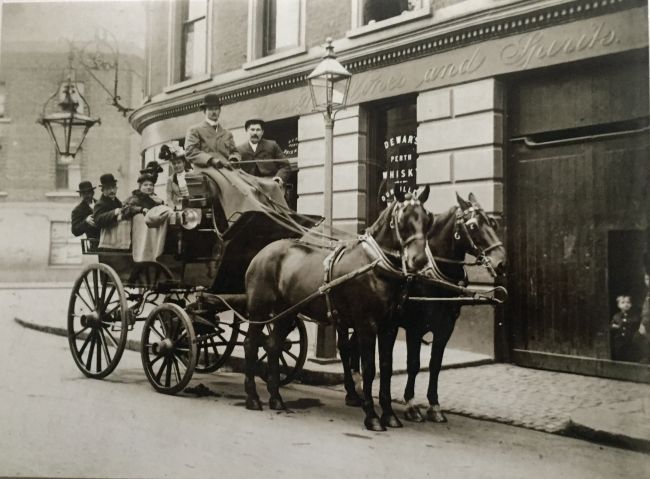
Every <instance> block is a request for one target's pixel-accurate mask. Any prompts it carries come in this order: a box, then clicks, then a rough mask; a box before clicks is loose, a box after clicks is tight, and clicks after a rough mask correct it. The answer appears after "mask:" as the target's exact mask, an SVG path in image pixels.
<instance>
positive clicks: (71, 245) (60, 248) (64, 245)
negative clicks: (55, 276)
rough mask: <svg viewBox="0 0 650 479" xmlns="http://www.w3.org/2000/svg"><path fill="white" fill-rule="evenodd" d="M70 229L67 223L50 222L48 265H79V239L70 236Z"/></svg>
mask: <svg viewBox="0 0 650 479" xmlns="http://www.w3.org/2000/svg"><path fill="white" fill-rule="evenodd" d="M71 228H72V224H71V223H70V222H69V221H52V222H50V265H52V266H66V265H79V264H81V248H80V247H79V238H75V237H74V236H73V235H72V231H71Z"/></svg>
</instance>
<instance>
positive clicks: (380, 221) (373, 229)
mask: <svg viewBox="0 0 650 479" xmlns="http://www.w3.org/2000/svg"><path fill="white" fill-rule="evenodd" d="M396 204H397V203H396V202H395V201H393V202H392V203H391V204H389V205H388V206H386V208H384V209H383V210H382V212H381V213H380V214H379V217H378V218H377V219H376V220H375V222H374V223H373V224H371V225H370V226H368V227H367V228H366V233H368V234H369V235H375V234H376V233H377V232H378V231H380V230H381V229H382V228H383V227H385V225H386V223H388V222H389V221H390V219H389V218H390V215H391V214H392V212H393V209H394V208H395V205H396Z"/></svg>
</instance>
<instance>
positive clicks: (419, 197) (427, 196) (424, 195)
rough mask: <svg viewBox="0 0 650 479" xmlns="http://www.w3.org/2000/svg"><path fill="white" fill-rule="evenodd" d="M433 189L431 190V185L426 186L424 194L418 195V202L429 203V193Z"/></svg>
mask: <svg viewBox="0 0 650 479" xmlns="http://www.w3.org/2000/svg"><path fill="white" fill-rule="evenodd" d="M430 190H431V188H429V185H427V186H425V187H424V189H423V190H422V192H421V193H420V194H419V195H418V200H420V203H424V202H426V201H427V199H428V198H429V191H430Z"/></svg>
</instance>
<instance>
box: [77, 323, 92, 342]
mask: <svg viewBox="0 0 650 479" xmlns="http://www.w3.org/2000/svg"><path fill="white" fill-rule="evenodd" d="M88 328H90V326H86V327H85V328H83V329H81V330H79V331H78V332H76V333H74V338H75V339H77V338H78V337H79V335H80V334H81V333H83V332H84V331H86V330H87V329H88Z"/></svg>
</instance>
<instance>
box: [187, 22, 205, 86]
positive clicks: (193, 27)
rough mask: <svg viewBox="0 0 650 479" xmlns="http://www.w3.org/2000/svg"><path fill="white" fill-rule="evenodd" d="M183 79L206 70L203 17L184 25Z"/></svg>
mask: <svg viewBox="0 0 650 479" xmlns="http://www.w3.org/2000/svg"><path fill="white" fill-rule="evenodd" d="M184 44H185V50H184V52H183V58H184V68H183V79H184V80H185V79H188V78H192V77H194V76H196V75H198V74H201V73H205V72H206V30H205V19H201V20H197V21H195V22H193V23H188V24H186V25H185V35H184Z"/></svg>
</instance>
